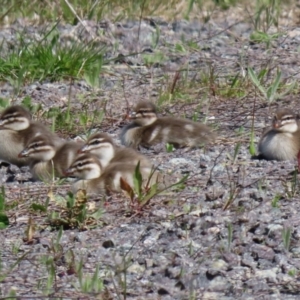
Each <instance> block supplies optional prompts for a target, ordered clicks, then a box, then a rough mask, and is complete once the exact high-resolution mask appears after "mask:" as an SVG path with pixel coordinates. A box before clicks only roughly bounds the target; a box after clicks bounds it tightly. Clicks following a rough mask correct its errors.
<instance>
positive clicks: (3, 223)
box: [0, 186, 9, 230]
mask: <svg viewBox="0 0 300 300" xmlns="http://www.w3.org/2000/svg"><path fill="white" fill-rule="evenodd" d="M8 225H9V219H8V216H7V215H6V213H5V189H4V186H2V187H1V192H0V230H1V229H5V228H6V227H8Z"/></svg>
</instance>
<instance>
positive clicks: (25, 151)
mask: <svg viewBox="0 0 300 300" xmlns="http://www.w3.org/2000/svg"><path fill="white" fill-rule="evenodd" d="M27 156H28V151H27V150H26V149H24V150H22V151H21V152H20V153H19V155H18V157H20V158H22V157H27Z"/></svg>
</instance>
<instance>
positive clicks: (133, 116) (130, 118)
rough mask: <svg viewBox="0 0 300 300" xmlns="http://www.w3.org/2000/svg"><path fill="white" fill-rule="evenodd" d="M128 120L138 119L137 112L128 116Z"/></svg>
mask: <svg viewBox="0 0 300 300" xmlns="http://www.w3.org/2000/svg"><path fill="white" fill-rule="evenodd" d="M128 119H129V120H134V119H136V112H135V111H133V112H132V113H131V114H130V115H129V116H128Z"/></svg>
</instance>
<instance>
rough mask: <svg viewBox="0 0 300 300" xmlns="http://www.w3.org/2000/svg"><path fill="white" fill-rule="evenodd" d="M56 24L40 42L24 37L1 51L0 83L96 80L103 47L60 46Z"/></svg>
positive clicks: (74, 43) (101, 60) (85, 44)
mask: <svg viewBox="0 0 300 300" xmlns="http://www.w3.org/2000/svg"><path fill="white" fill-rule="evenodd" d="M56 26H57V24H55V25H54V26H53V27H52V28H51V29H50V30H49V31H48V32H45V34H44V36H43V39H42V40H41V41H36V42H32V40H31V41H30V42H27V41H25V40H26V35H25V34H21V35H20V38H19V40H18V41H17V43H16V45H15V46H14V48H13V49H12V50H11V51H5V49H3V46H2V49H1V53H2V55H1V56H0V80H3V81H5V80H9V81H10V82H11V83H12V84H13V85H14V86H22V85H23V84H25V83H30V82H33V81H43V80H45V79H47V80H50V81H58V80H60V79H65V78H74V79H76V78H82V77H84V76H85V77H89V78H90V77H97V76H99V74H100V71H101V67H102V64H103V52H104V50H105V49H104V47H102V48H100V49H99V47H95V45H94V44H93V42H88V43H80V44H79V43H76V42H73V43H71V44H70V45H66V44H63V43H61V41H60V40H59V36H58V32H57V31H56Z"/></svg>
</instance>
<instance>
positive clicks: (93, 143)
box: [92, 140, 100, 145]
mask: <svg viewBox="0 0 300 300" xmlns="http://www.w3.org/2000/svg"><path fill="white" fill-rule="evenodd" d="M98 144H100V142H99V141H98V140H94V141H93V142H92V145H98Z"/></svg>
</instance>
